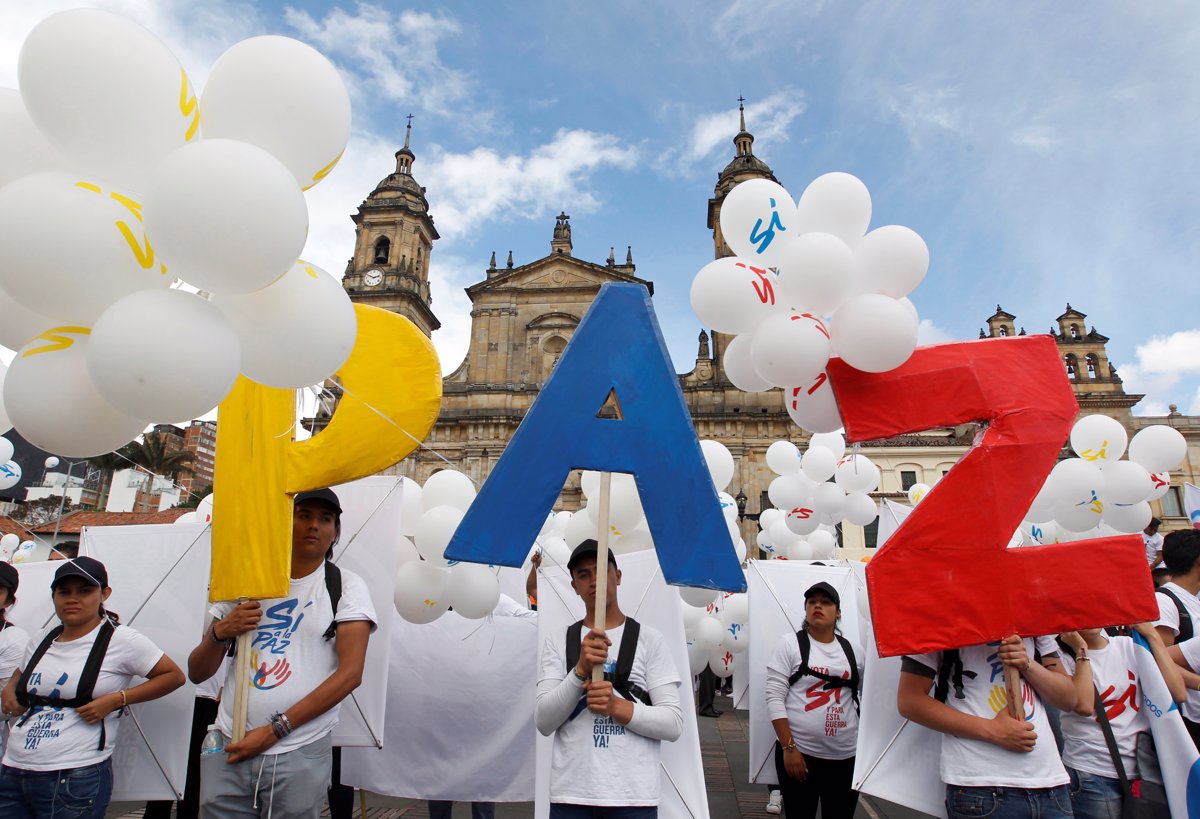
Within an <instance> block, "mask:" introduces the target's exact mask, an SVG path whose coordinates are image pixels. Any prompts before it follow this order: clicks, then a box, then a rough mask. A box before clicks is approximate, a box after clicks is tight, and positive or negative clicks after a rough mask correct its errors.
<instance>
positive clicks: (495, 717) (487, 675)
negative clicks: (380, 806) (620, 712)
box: [342, 606, 537, 802]
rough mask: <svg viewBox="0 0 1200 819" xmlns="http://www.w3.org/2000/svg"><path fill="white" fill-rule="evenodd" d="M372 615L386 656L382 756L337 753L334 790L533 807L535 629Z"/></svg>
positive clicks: (449, 617) (519, 621)
mask: <svg viewBox="0 0 1200 819" xmlns="http://www.w3.org/2000/svg"><path fill="white" fill-rule="evenodd" d="M380 613H381V614H380V619H381V620H385V621H389V622H390V631H391V649H392V650H391V657H390V660H389V663H390V673H389V683H390V685H389V687H388V692H387V693H388V702H387V724H386V726H385V728H384V737H383V741H384V747H383V750H382V751H379V750H375V749H374V748H347V749H346V750H345V751H343V752H342V782H344V783H345V784H347V785H352V786H354V787H356V788H362V789H364V790H369V791H372V792H374V793H381V794H385V795H388V796H401V797H408V798H413V799H445V800H453V801H457V802H470V801H477V802H531V801H533V790H534V788H533V766H534V763H533V740H534V736H535V735H536V733H537V732H536V730H535V729H534V727H533V703H534V691H535V688H536V679H537V675H536V673H535V672H536V665H537V623H536V622H535V620H534V619H527V618H518V617H492V618H489V619H487V620H467V619H465V618H463V617H460V616H459V615H457V614H455V613H454V612H447V613H446V614H443V615H442V616H441V617H439V618H438V619H437V620H435V621H433V622H432V623H428V624H425V625H416V624H414V623H409V622H408V621H406V620H404V619H403V618H401V617H400V615H398V614H396V612H395V609H394V608H393V607H391V606H389V607H388V608H386V609H380ZM389 614H390V616H389ZM342 710H343V713H344V712H345V710H346V709H345V708H344V707H343V709H342Z"/></svg>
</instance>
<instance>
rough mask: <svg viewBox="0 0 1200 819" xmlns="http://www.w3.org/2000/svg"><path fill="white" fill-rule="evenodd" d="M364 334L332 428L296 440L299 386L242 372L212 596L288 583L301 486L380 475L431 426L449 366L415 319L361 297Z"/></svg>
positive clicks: (232, 398)
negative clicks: (444, 367)
mask: <svg viewBox="0 0 1200 819" xmlns="http://www.w3.org/2000/svg"><path fill="white" fill-rule="evenodd" d="M354 312H355V315H356V316H357V318H358V336H357V339H356V341H355V344H354V350H353V351H352V352H351V354H350V358H349V359H348V360H347V361H346V363H345V364H344V365H343V366H342V368H341V369H340V370H338V373H337V375H338V378H339V380H340V381H341V384H342V387H343V392H344V394H343V397H342V399H341V401H340V403H339V404H338V408H337V410H336V411H335V412H334V414H333V418H331V419H330V421H329V425H328V426H327V427H326V429H325V430H324V431H323V432H321V433H319V434H318V435H315V436H313V437H312V438H310V439H308V440H307V441H292V440H291V433H292V431H293V430H294V428H295V411H296V410H295V393H294V391H293V390H281V389H275V388H272V387H265V386H263V385H261V384H257V383H255V382H253V381H250V380H249V379H247V378H244V377H242V378H239V379H238V381H237V384H236V385H235V386H234V388H233V391H232V392H231V393H230V394H229V396H228V397H227V398H226V399H225V400H224V401H222V402H221V405H220V407H219V408H218V414H217V421H218V423H217V463H216V478H215V481H214V501H215V506H214V508H213V545H212V579H211V583H210V586H209V599H211V600H214V601H217V600H235V599H238V598H240V597H247V598H257V599H263V598H269V597H280V596H282V595H284V594H285V593H286V592H287V589H288V578H289V575H290V569H291V551H292V535H291V532H292V500H291V498H290V497H289V496H290V495H293V494H295V493H297V492H303V491H305V490H308V489H317V488H320V487H323V486H332V485H336V484H341V483H346V482H348V481H353V480H357V479H359V478H364V477H366V476H368V475H373V474H375V473H376V472H379V471H381V470H383V469H386V468H387V467H389V466H392V465H393V464H395V463H397V462H398V461H400V460H402V459H404V458H405V457H406V456H407V455H409V454H410V453H411V452H412V451H413V450H415V449H416V448H417V447H418V446H419V445H420V441H421V440H423V439H424V438H425V436H427V435H428V434H429V431H430V430H431V429H433V424H434V422H435V421H436V420H437V416H438V411H439V409H440V408H441V400H442V373H441V366H440V365H439V363H438V359H437V353H436V352H435V351H434V349H433V345H432V344H431V343H430V341H429V339H428V338H426V337H425V335H424V334H422V333H421V331H420V330H418V329H417V328H416V326H415V325H414V324H413V323H412V322H411V321H409V320H408V319H406V318H404V317H402V316H398V315H396V314H395V313H391V312H389V311H387V310H381V309H379V308H377V307H367V306H365V305H361V304H360V305H355V308H354Z"/></svg>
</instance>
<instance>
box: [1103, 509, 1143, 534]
mask: <svg viewBox="0 0 1200 819" xmlns="http://www.w3.org/2000/svg"><path fill="white" fill-rule="evenodd" d="M1152 517H1154V513H1153V512H1151V511H1150V504H1148V503H1146V502H1145V501H1139V502H1137V503H1130V504H1122V503H1108V502H1106V503H1105V504H1104V522H1105V523H1107V524H1108V525H1109V526H1111V527H1112V528H1114V529H1116V530H1117V531H1118V532H1121V533H1124V534H1129V535H1132V534H1136V533H1138V532H1140V531H1142V530H1143V529H1145V528H1146V527H1147V526H1149V525H1150V518H1152Z"/></svg>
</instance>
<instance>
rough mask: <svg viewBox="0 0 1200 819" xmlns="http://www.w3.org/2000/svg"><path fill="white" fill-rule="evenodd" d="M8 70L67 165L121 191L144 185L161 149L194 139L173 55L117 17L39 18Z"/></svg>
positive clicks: (195, 113) (84, 12)
mask: <svg viewBox="0 0 1200 819" xmlns="http://www.w3.org/2000/svg"><path fill="white" fill-rule="evenodd" d="M17 74H18V78H19V84H20V88H21V97H22V99H23V100H24V102H25V107H26V108H27V109H28V111H29V115H30V116H31V117H32V119H33V121H34V122H35V123H36V124H37V126H38V129H39V130H40V131H41V132H42V134H43V135H44V136H45V137H46V139H47V140H48V141H49V142H50V143H51V144H52V145H54V147H56V148H57V149H58V150H59V151H60V152H61V153H62V154H63V155H64V156H65V157H66V158H67V159H68V160H70V161H71V163H72V166H73V167H78V168H83V169H86V170H87V171H88V172H90V173H94V174H96V175H98V176H99V177H101V178H102V179H106V180H108V181H109V182H111V183H112V184H115V185H117V186H119V187H120V188H121V189H122V190H124V191H137V192H140V191H144V190H145V189H146V185H147V183H148V182H149V179H150V175H151V173H152V172H153V171H154V168H155V166H157V165H158V163H159V162H160V161H161V160H162V159H163V158H164V157H165V156H166V155H167V154H169V153H171V151H173V150H175V149H176V148H178V147H180V146H181V145H184V144H185V143H187V142H189V141H191V140H194V139H196V138H198V137H199V114H200V112H199V107H198V105H197V101H196V96H195V94H194V93H193V91H192V88H191V83H190V82H189V81H188V78H187V74H186V73H185V72H184V70H183V67H182V66H181V65H180V64H179V60H177V59H176V58H175V55H174V54H172V53H171V50H170V49H169V48H167V46H166V45H165V44H164V43H163V42H162V41H161V40H159V39H158V38H157V37H156V36H154V35H153V34H151V33H150V32H149V31H147V30H146V29H145V28H143V27H142V26H140V25H138V24H137V23H135V22H133V21H132V20H128V19H126V18H124V17H121V16H119V15H116V14H112V13H110V12H106V11H100V10H97V9H74V10H71V11H64V12H61V13H59V14H54V15H52V16H50V17H47V18H46V19H45V20H43V21H42V22H41V23H39V24H38V25H37V26H36V27H34V29H33V31H31V32H30V33H29V36H28V37H27V38H26V40H25V43H24V45H23V46H22V47H21V54H20V57H19V60H18V66H17Z"/></svg>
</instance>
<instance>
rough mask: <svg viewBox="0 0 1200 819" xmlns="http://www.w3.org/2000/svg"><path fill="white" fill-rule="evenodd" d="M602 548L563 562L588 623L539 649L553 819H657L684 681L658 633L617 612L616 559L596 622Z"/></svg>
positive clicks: (582, 550) (592, 545)
mask: <svg viewBox="0 0 1200 819" xmlns="http://www.w3.org/2000/svg"><path fill="white" fill-rule="evenodd" d="M598 549H599V544H598V543H597V542H596V541H595V540H585V541H583V542H582V543H580V544H579V545H578V546H576V547H575V551H574V552H572V554H571V559H570V560H569V561H568V562H567V570H568V571H569V572H570V573H571V588H573V589H574V590H575V593H576V594H578V595H579V596H580V597H581V598H582V599H583V604H584V611H585V614H584V618H583V620H580V621H579V622H577V623H574V624H573V625H570V626H567V627H566V629H564V630H562V631H558V632H557V633H555V634H551V635H550V636H549V637H547V638H546V642H545V645H543V647H542V660H541V662H542V669H541V675H540V677H539V679H538V690H537V706H536V722H537V728H538V731H540V732H541V733H542V735H543V736H550V735H551V734H553V735H554V749H553V751H552V757H551V767H550V816H551V819H576V817H580V818H582V817H588V818H589V819H590V818H591V817H600V816H614V817H617V816H619V817H621V819H653V817H656V816H657V815H658V801H659V773H658V772H659V744H660V743H661V742H673V741H675V740H676V739H678V738H679V735H680V733H681V732H682V730H683V713H682V711H681V710H680V706H679V683H680V677H679V672H678V670H677V669H676V668H675V665H674V663H673V662H672V661H671V652H670V650H669V649H668V648H667V645H666V640H665V639H664V638H663V636H662V634H661V633H659V632H658V631H657V630H655V629H653V628H650V627H649V626H643V625H641V624H639V623H638V622H637V621H636V620H634V619H633V618H632V617H626V616H625V615H624V614H622V613H621V609H620V607H619V606H618V604H617V587H618V586H619V585H620V583H621V572H620V570H619V569H618V568H617V560H616V558H615V557H614V556H613V554H612V552H609V553H608V565H607V572H606V575H607V584H608V585H607V595H606V600H605V605H604V610H603V611H602V612H599V613H597V611H596V597H597V594H596V591H597V580H598V579H599V578H598V574H599V571H598V567H597V565H596V563H597V557H596V555H597V551H598ZM598 617H599V618H600V619H598ZM585 628H586V629H587V631H586V633H585V631H584V629H585ZM593 668H603V669H604V680H603V681H602V682H593V680H592V670H593Z"/></svg>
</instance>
